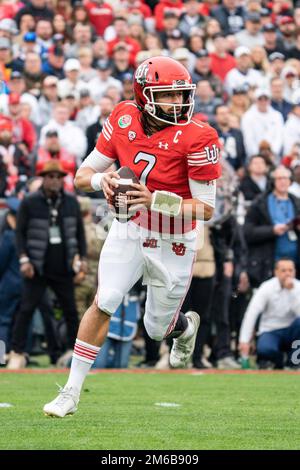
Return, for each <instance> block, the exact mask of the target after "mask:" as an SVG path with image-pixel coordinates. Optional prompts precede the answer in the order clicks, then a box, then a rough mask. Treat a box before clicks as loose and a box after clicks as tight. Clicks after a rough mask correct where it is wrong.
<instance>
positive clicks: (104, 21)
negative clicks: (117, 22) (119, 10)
mask: <svg viewBox="0 0 300 470" xmlns="http://www.w3.org/2000/svg"><path fill="white" fill-rule="evenodd" d="M81 8H82V6H81ZM84 8H86V10H87V12H88V17H89V20H90V22H91V24H92V25H93V26H94V28H95V31H96V34H97V36H103V34H104V31H105V29H106V28H107V27H108V26H109V25H110V24H111V23H112V22H113V18H114V11H113V8H112V6H111V5H110V3H108V2H105V1H104V0H92V1H89V0H88V1H87V2H85V4H84Z"/></svg>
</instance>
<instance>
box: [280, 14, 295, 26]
mask: <svg viewBox="0 0 300 470" xmlns="http://www.w3.org/2000/svg"><path fill="white" fill-rule="evenodd" d="M290 23H294V18H292V17H291V16H282V17H281V18H280V20H279V24H280V25H283V24H290Z"/></svg>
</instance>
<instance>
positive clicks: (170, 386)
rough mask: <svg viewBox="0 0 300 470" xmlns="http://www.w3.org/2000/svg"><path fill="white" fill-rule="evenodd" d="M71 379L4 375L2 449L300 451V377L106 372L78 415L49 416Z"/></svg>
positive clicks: (93, 382)
mask: <svg viewBox="0 0 300 470" xmlns="http://www.w3.org/2000/svg"><path fill="white" fill-rule="evenodd" d="M65 379H66V375H65V374H58V373H57V374H40V375H35V374H12V373H1V372H0V402H1V403H4V402H5V403H10V404H12V405H13V407H11V408H0V429H1V433H0V449H99V450H116V449H120V450H124V449H134V450H138V449H145V450H150V449H152V450H161V449H167V450H170V449H172V450H175V449H180V450H184V449H186V450H191V449H193V450H195V449H197V450H201V449H299V448H300V426H299V422H300V400H299V397H300V374H299V375H288V374H284V373H282V374H272V375H271V374H268V375H260V374H249V375H248V374H245V375H234V374H232V375H231V374H217V375H212V374H200V375H199V374H198V375H193V374H176V373H172V374H159V373H151V374H150V373H147V374H146V373H145V374H135V373H113V372H111V373H107V372H106V373H100V374H95V375H90V376H89V377H88V379H87V381H86V383H85V390H84V392H83V393H82V397H81V403H80V408H79V411H78V412H77V413H76V414H75V415H74V416H70V417H67V418H65V419H57V418H49V417H46V416H44V415H43V413H42V407H43V405H44V403H46V402H47V401H49V400H50V399H53V398H54V396H55V394H56V390H57V389H56V385H55V383H56V382H58V383H60V384H62V385H63V384H64V382H65ZM162 402H168V403H176V404H179V405H180V406H178V407H162V406H158V405H156V403H162Z"/></svg>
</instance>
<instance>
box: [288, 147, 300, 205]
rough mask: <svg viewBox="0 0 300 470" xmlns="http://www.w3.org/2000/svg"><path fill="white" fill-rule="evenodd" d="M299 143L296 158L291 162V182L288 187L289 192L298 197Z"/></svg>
mask: <svg viewBox="0 0 300 470" xmlns="http://www.w3.org/2000/svg"><path fill="white" fill-rule="evenodd" d="M299 149H300V145H299V144H298V159H297V160H294V161H293V162H292V164H291V170H292V176H293V182H292V184H291V186H290V187H289V193H290V194H293V195H294V196H296V197H298V198H300V152H299Z"/></svg>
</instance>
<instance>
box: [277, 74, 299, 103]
mask: <svg viewBox="0 0 300 470" xmlns="http://www.w3.org/2000/svg"><path fill="white" fill-rule="evenodd" d="M280 78H282V80H283V83H284V92H283V96H284V98H285V99H286V100H287V101H288V102H289V103H293V97H294V94H295V90H297V89H298V88H299V73H298V70H297V68H296V67H294V66H293V65H285V66H284V68H283V69H282V72H281V76H280Z"/></svg>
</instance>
